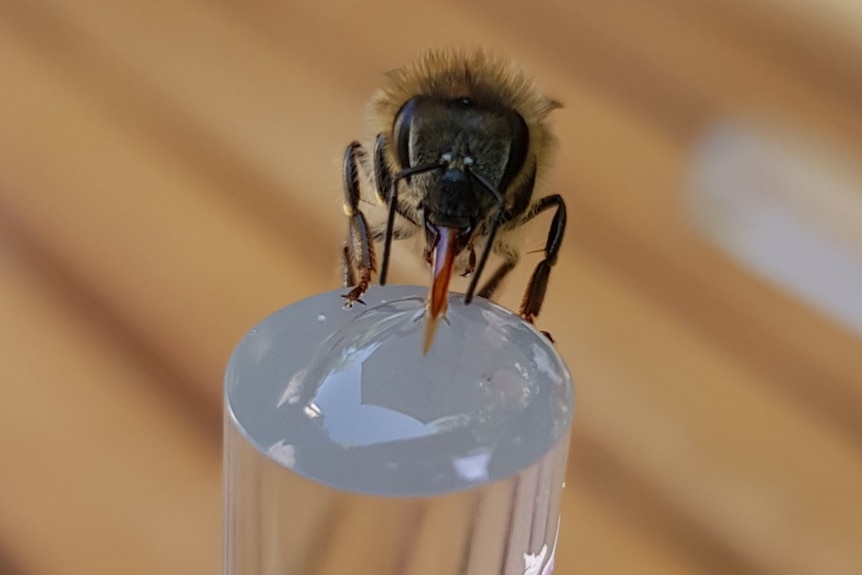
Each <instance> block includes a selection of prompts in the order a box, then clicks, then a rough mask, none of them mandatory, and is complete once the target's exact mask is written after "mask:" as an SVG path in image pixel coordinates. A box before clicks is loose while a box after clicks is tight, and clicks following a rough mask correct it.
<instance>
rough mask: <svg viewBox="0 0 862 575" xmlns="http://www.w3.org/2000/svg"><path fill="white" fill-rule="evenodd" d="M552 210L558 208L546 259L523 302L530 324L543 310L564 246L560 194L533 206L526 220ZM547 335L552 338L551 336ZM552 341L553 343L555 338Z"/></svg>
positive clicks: (562, 206) (532, 277) (549, 232)
mask: <svg viewBox="0 0 862 575" xmlns="http://www.w3.org/2000/svg"><path fill="white" fill-rule="evenodd" d="M550 208H556V209H557V211H556V213H555V214H554V219H553V220H552V221H551V227H550V229H549V231H548V239H547V241H546V242H545V259H543V260H542V261H541V262H539V265H537V266H536V269H535V270H534V271H533V275H532V276H530V283H529V284H527V290H526V291H525V292H524V298H523V299H522V300H521V317H523V318H524V319H525V320H527V321H528V322H530V323H533V322H534V321H535V319H536V316H537V315H539V311H540V310H541V308H542V302H543V301H544V300H545V291H546V290H547V288H548V278H549V276H550V275H551V267H553V266H554V264H556V263H557V256H558V255H559V253H560V247H562V245H563V235H564V233H565V231H566V204H565V202H564V201H563V198H562V197H560V195H559V194H554V195H551V196H546V197H544V198H541V199H540V200H538V201H537V202H536V203H535V204H533V206H531V208H530V209H529V210H528V211H527V215H526V217H525V218H524V221H527V220H530V219H532V218H534V217H535V216H537V215H538V214H540V213H542V212H544V211H545V210H547V209H550ZM546 335H548V336H549V337H550V335H549V334H546ZM551 340H552V341H553V338H551Z"/></svg>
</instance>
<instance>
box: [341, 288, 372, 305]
mask: <svg viewBox="0 0 862 575" xmlns="http://www.w3.org/2000/svg"><path fill="white" fill-rule="evenodd" d="M364 291H365V290H362V289H360V288H359V287H355V288H353V289H352V290H350V292H349V293H346V294H342V295H341V297H343V298H344V299H346V300H347V301H346V302H344V308H345V309H351V308H352V307H353V304H355V303H361V304H362V305H366V304H365V302H364V301H362V299H361V297H362V294H363V292H364Z"/></svg>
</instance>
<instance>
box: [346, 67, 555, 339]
mask: <svg viewBox="0 0 862 575" xmlns="http://www.w3.org/2000/svg"><path fill="white" fill-rule="evenodd" d="M558 107H559V104H557V103H556V102H555V101H554V100H551V99H549V98H547V97H545V96H544V95H543V94H541V93H540V92H539V90H538V89H537V88H536V87H535V85H534V84H533V82H532V80H530V79H529V78H528V77H527V76H526V75H525V74H524V73H523V72H521V71H520V70H518V69H516V68H514V67H513V66H511V65H510V64H509V63H508V62H506V61H505V60H502V59H500V58H496V57H494V56H491V55H489V54H488V53H486V52H484V51H481V50H480V51H474V52H467V51H429V52H427V53H426V54H425V55H423V56H422V57H421V58H420V59H419V60H417V61H416V62H414V63H413V64H411V65H408V66H406V67H404V68H401V69H398V70H395V71H392V72H390V73H389V74H387V82H386V84H385V85H384V87H383V88H381V89H380V90H379V91H378V92H377V93H376V94H375V95H374V97H373V98H372V99H371V102H370V103H369V109H368V129H369V132H370V133H369V139H368V141H367V142H366V143H365V144H364V145H363V144H360V143H359V142H354V143H352V144H351V145H350V146H348V148H347V151H346V153H345V160H344V187H345V190H344V191H345V204H344V207H345V212H346V213H347V214H348V216H349V217H350V228H349V231H348V238H347V241H346V242H345V247H344V272H345V273H344V283H345V286H355V287H354V288H353V289H352V290H351V291H350V292H349V293H348V294H346V295H345V297H346V298H347V300H348V303H352V302H355V301H361V300H360V299H359V298H360V297H361V296H362V294H363V293H364V292H365V290H366V289H367V288H368V286H369V284H370V282H371V276H372V273H373V272H375V271H376V259H375V257H374V253H375V248H374V241H375V240H383V241H384V249H383V263H382V266H381V269H380V283H381V284H382V283H385V280H386V272H387V266H388V257H389V253H390V245H391V242H392V240H393V238H397V239H404V238H408V237H410V236H412V235H414V234H415V233H417V232H420V231H421V230H424V232H425V236H426V246H425V250H424V254H423V256H424V257H425V258H426V260H427V261H428V263H429V264H431V267H432V270H433V272H432V287H431V295H430V298H429V300H430V301H429V308H430V317H431V321H429V323H428V325H429V329H430V330H431V331H430V332H426V349H427V346H428V345H430V343H429V342H430V340H431V336H433V329H434V326H435V325H436V320H437V318H438V317H439V316H440V315H441V314H442V313H444V312H445V305H446V300H447V290H448V284H449V278H450V275H451V274H452V272H453V271H457V272H460V273H461V274H462V275H468V274H470V273H471V272H474V273H473V277H472V279H471V283H470V287H469V288H468V290H467V295H466V297H465V302H466V303H470V301H471V299H472V297H473V295H474V293H478V295H480V296H482V297H491V295H492V294H493V292H494V291H495V290H496V288H497V287H498V286H499V284H500V283H501V281H502V279H503V277H505V275H506V274H507V273H508V272H509V271H511V270H512V269H513V268H514V267H515V265H516V264H517V262H518V259H519V253H520V251H519V250H518V249H517V246H515V245H513V244H512V243H511V242H510V241H509V240H508V239H507V238H508V236H509V235H510V233H511V232H512V231H513V230H514V229H515V228H518V227H519V226H521V225H522V224H524V223H526V222H527V221H528V220H530V219H531V218H532V217H533V216H535V215H536V214H538V213H540V212H542V211H544V210H546V209H549V208H556V210H557V211H556V215H555V216H554V220H553V222H552V226H551V233H550V234H549V235H548V242H547V245H546V249H545V255H546V257H545V260H543V261H542V262H541V263H540V264H539V265H538V266H537V267H536V271H535V272H534V274H533V278H531V280H530V285H529V286H528V289H527V292H526V294H525V296H524V301H523V303H522V306H521V315H522V316H523V317H524V318H526V319H527V320H528V321H532V320H533V318H534V317H535V316H536V315H537V314H538V312H539V308H540V307H541V304H542V301H543V299H544V293H545V288H546V285H547V280H548V276H549V274H550V268H551V266H552V265H553V264H554V263H555V262H556V259H557V253H558V252H559V248H560V245H561V244H562V237H563V231H564V229H565V205H564V203H563V201H562V199H561V198H560V196H557V195H554V196H546V197H544V198H541V199H539V200H534V199H533V192H534V186H535V183H536V181H537V173H538V172H539V170H540V168H543V166H545V165H546V164H547V158H548V156H549V155H550V150H551V149H552V148H553V143H554V139H553V136H552V135H551V131H550V129H549V126H548V123H547V116H548V114H549V113H550V112H551V111H552V110H554V109H556V108H558ZM375 196H376V198H377V200H378V201H379V202H381V203H383V204H385V205H386V206H387V208H388V219H387V220H386V221H385V222H372V223H371V224H369V223H368V222H367V221H366V219H365V216H364V215H363V213H362V212H361V210H360V200H361V199H363V198H364V199H366V200H369V201H370V200H371V198H374V197H375ZM474 246H475V247H477V248H478V249H481V257H479V258H478V260H477V258H476V253H475V252H474ZM492 251H494V252H496V253H497V254H499V255H501V256H503V259H504V262H503V264H502V265H501V266H500V267H499V268H498V269H497V270H496V271H495V272H494V274H493V275H492V276H491V277H490V278H488V280H487V282H486V284H485V286H484V287H483V288H482V289H481V290H479V291H478V292H476V285H477V281H478V279H479V276H480V275H481V273H482V271H483V269H484V266H485V263H486V261H487V259H488V257H489V255H490V253H491V252H492ZM357 275H358V277H357Z"/></svg>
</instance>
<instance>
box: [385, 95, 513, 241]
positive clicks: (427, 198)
mask: <svg viewBox="0 0 862 575" xmlns="http://www.w3.org/2000/svg"><path fill="white" fill-rule="evenodd" d="M391 142H392V147H393V152H394V156H395V160H396V163H397V165H398V167H399V168H400V169H405V168H410V167H412V166H420V165H432V164H435V163H436V164H438V165H439V168H438V169H436V170H433V171H429V172H426V173H424V174H420V175H417V176H415V177H414V178H412V179H411V182H410V185H409V188H408V190H407V194H406V197H407V198H408V199H409V200H410V201H411V202H412V203H413V204H415V205H416V207H417V208H418V211H419V212H420V213H422V214H423V217H424V219H425V221H426V222H427V223H428V224H431V225H433V226H444V227H452V228H458V229H462V230H466V229H469V230H475V229H476V228H477V227H479V225H480V224H487V220H488V218H489V217H490V216H491V215H492V214H493V210H494V208H495V207H496V205H497V203H498V202H497V201H496V199H495V197H494V195H492V194H491V193H489V190H488V189H487V188H486V187H485V186H483V185H482V183H481V182H480V181H479V180H478V179H477V178H476V177H475V176H476V175H477V174H478V175H481V176H482V177H483V178H484V180H485V181H486V182H488V183H490V184H491V185H492V186H493V187H494V188H495V189H497V190H506V189H508V188H509V187H510V184H511V182H512V179H513V178H514V176H515V175H516V174H517V173H518V172H519V171H520V170H521V169H522V168H523V167H524V163H525V160H526V152H527V147H528V145H529V133H528V129H527V126H526V123H525V122H524V119H523V118H522V117H521V115H520V114H518V112H516V111H515V110H511V109H504V108H498V109H494V108H491V107H487V106H483V105H481V104H479V103H477V102H475V101H473V100H472V99H470V98H469V97H467V96H464V97H459V98H448V99H444V98H435V97H429V96H415V97H413V98H411V99H410V100H408V101H407V102H406V103H405V104H404V105H403V106H402V107H401V109H400V110H399V111H398V114H397V115H396V117H395V122H394V123H393V128H392V132H391Z"/></svg>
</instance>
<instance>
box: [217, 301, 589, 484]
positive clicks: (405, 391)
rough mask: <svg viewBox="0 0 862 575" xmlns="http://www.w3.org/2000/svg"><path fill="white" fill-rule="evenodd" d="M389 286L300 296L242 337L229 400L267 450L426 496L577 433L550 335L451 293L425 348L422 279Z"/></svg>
mask: <svg viewBox="0 0 862 575" xmlns="http://www.w3.org/2000/svg"><path fill="white" fill-rule="evenodd" d="M385 289H386V292H385V295H387V296H388V300H389V301H388V302H383V301H381V300H378V301H377V302H375V304H374V305H370V306H369V307H367V308H363V307H359V306H357V307H355V308H354V309H351V310H343V309H341V301H340V299H335V298H332V297H330V298H329V299H325V298H324V299H321V298H320V297H318V298H312V299H311V300H306V301H305V302H300V304H295V305H294V306H291V308H290V313H291V318H290V321H285V318H280V317H279V314H275V315H274V316H272V317H270V318H268V319H267V320H265V321H264V322H262V323H261V324H260V325H259V326H258V327H257V328H256V329H255V330H253V332H251V333H250V334H249V335H248V336H247V337H246V338H245V339H244V340H243V342H241V344H240V346H239V347H238V348H237V351H236V352H235V353H234V356H233V357H232V359H231V365H230V367H229V370H228V377H227V386H226V393H227V397H226V400H227V408H228V411H229V413H230V414H231V416H232V419H233V421H234V423H235V424H236V425H237V426H238V427H239V428H240V430H241V432H242V433H243V434H244V435H245V436H246V438H247V439H248V441H249V442H250V443H251V444H253V445H254V446H255V447H256V448H257V449H258V450H260V452H261V453H264V454H266V456H267V457H269V458H270V459H272V460H273V461H275V462H277V463H278V464H280V465H281V466H283V467H286V468H289V469H290V470H292V471H293V472H295V473H297V474H300V475H302V476H304V477H306V478H308V479H311V480H313V481H315V482H318V483H322V484H326V485H329V486H332V487H333V488H336V489H339V490H344V491H348V492H355V493H365V494H374V495H386V496H430V495H435V494H441V493H447V492H453V491H457V490H461V489H466V488H470V487H475V486H477V485H482V484H486V483H491V482H494V481H498V480H501V479H503V478H506V477H509V476H511V475H512V474H515V473H517V472H519V471H520V470H522V469H524V468H526V467H528V466H529V465H531V464H532V463H534V462H536V461H537V460H539V459H540V458H541V457H542V456H544V455H545V454H546V453H548V452H549V450H551V449H552V448H553V447H554V446H555V445H557V444H558V443H559V442H560V441H561V440H562V439H565V438H566V437H567V435H568V432H569V427H570V424H571V419H572V409H573V389H572V382H571V380H570V378H569V375H568V371H567V370H566V368H565V365H564V364H563V362H562V361H561V360H560V358H559V356H557V354H556V352H555V351H554V349H553V346H552V345H551V344H550V343H549V342H548V341H547V340H546V339H545V338H544V336H542V335H541V334H539V333H538V332H536V331H535V330H534V329H532V328H531V327H529V326H527V325H526V324H524V323H523V322H521V321H520V320H519V319H518V318H516V317H514V316H513V315H512V314H510V313H509V312H508V311H506V310H504V309H502V308H500V307H498V306H495V305H493V304H490V303H489V302H487V301H484V300H475V301H474V302H473V303H472V304H471V305H469V306H465V305H464V304H463V301H462V296H460V295H456V294H452V295H451V296H450V302H449V311H448V313H447V321H446V322H441V325H440V327H439V329H438V332H437V336H436V339H435V342H434V345H433V347H432V349H431V350H430V352H429V353H428V355H423V353H422V338H423V332H424V321H425V318H424V313H423V312H424V306H425V304H424V299H423V296H422V295H420V293H421V292H420V293H417V290H416V289H415V288H405V287H392V286H387V288H385ZM374 291H375V290H372V292H371V293H370V294H369V297H368V298H367V299H366V301H368V302H369V303H371V302H372V300H373V298H372V297H371V296H373V295H374ZM336 297H337V296H336ZM251 375H253V376H251Z"/></svg>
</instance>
